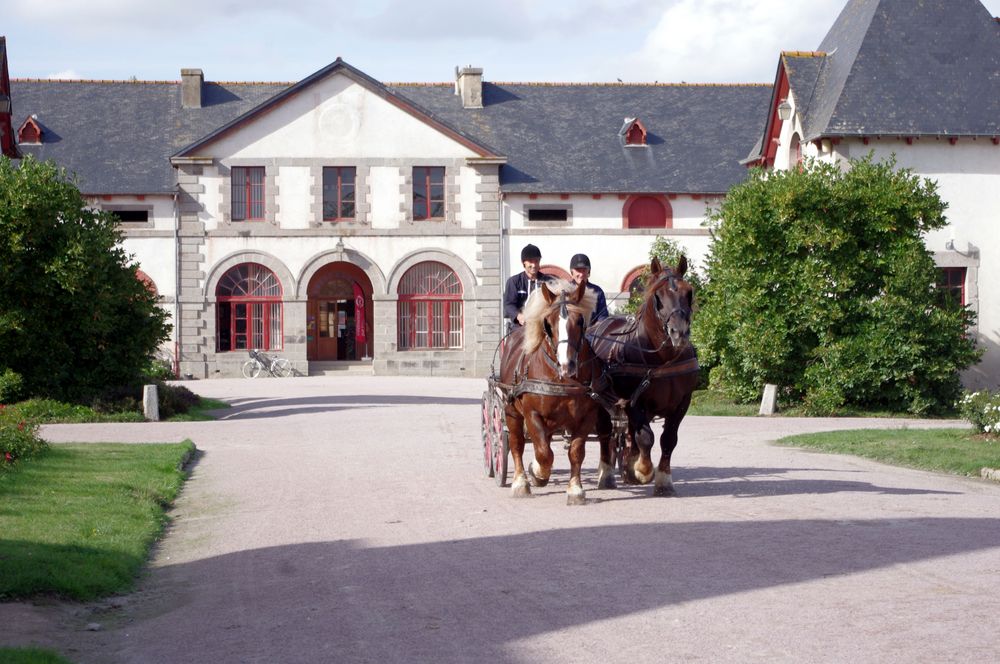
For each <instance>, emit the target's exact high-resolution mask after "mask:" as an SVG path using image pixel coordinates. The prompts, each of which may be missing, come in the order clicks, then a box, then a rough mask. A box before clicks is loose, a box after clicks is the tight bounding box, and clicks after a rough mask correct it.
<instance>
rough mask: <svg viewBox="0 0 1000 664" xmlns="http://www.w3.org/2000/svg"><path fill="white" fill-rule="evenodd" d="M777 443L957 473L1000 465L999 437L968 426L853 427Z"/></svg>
mask: <svg viewBox="0 0 1000 664" xmlns="http://www.w3.org/2000/svg"><path fill="white" fill-rule="evenodd" d="M778 444H779V445H789V446H793V447H805V448H809V449H814V450H820V451H822V452H834V453H837V454H853V455H855V456H860V457H865V458H868V459H875V460H876V461H881V462H883V463H889V464H894V465H897V466H908V467H910V468H920V469H922V470H936V471H942V472H946V473H954V474H957V475H975V476H977V477H978V476H979V471H980V469H982V468H1000V439H997V438H986V437H984V436H982V435H981V434H976V433H974V432H973V431H972V430H971V429H891V430H878V429H856V430H852V431H831V432H827V433H810V434H802V435H798V436H788V437H787V438H782V439H781V440H779V441H778Z"/></svg>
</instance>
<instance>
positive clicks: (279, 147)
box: [174, 60, 497, 158]
mask: <svg viewBox="0 0 1000 664" xmlns="http://www.w3.org/2000/svg"><path fill="white" fill-rule="evenodd" d="M206 156H211V157H215V158H227V157H228V158H282V157H288V158H324V157H325V158H329V157H330V156H336V157H337V158H351V157H366V158H404V157H407V156H413V157H419V158H432V157H440V158H457V157H464V158H483V157H496V156H497V155H494V154H493V153H492V151H491V150H490V149H489V148H487V147H486V146H483V145H480V144H478V143H477V142H476V141H474V140H473V139H471V138H469V137H468V136H466V135H464V134H462V133H461V132H460V131H458V130H456V129H453V128H452V127H450V126H448V125H447V124H445V123H443V122H441V121H440V120H438V119H437V118H434V117H433V116H432V115H431V114H430V113H428V112H426V111H424V110H423V109H421V108H419V107H418V106H416V105H414V104H412V103H410V102H409V101H408V100H406V99H404V98H403V97H401V96H399V95H397V94H394V93H392V92H391V91H389V90H388V89H386V88H385V86H383V85H382V84H381V83H379V82H377V81H374V80H373V79H371V78H369V77H367V76H366V75H364V74H362V73H361V72H358V71H357V70H355V69H353V68H351V67H349V66H348V65H346V64H344V63H342V61H340V60H338V61H337V62H336V63H334V65H331V66H330V67H327V68H326V69H324V70H321V71H320V72H317V74H314V75H313V76H310V77H309V78H307V79H304V80H303V81H301V82H300V83H298V84H296V85H294V86H292V87H290V88H288V89H287V90H285V91H283V92H281V93H279V94H278V95H276V96H275V97H272V98H271V99H269V100H268V101H266V102H264V103H263V104H261V105H260V106H258V107H256V108H255V109H253V110H251V111H249V112H248V113H246V114H244V115H243V116H241V117H239V118H237V119H236V120H234V121H233V122H231V123H229V124H228V125H226V126H224V127H220V128H219V129H218V130H216V131H214V132H212V133H211V134H209V135H208V136H206V137H204V138H203V139H201V140H199V141H197V142H196V143H194V144H192V145H190V146H188V147H187V148H185V149H183V150H181V151H180V152H178V153H177V154H176V155H174V157H175V158H191V157H206Z"/></svg>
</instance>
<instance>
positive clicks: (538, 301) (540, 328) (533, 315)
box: [523, 279, 597, 353]
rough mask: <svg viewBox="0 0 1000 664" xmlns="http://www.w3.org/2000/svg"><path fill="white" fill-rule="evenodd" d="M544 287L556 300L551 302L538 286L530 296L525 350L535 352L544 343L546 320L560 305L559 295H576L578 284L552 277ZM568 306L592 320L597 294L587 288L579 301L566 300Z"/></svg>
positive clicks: (526, 321) (526, 316) (526, 312)
mask: <svg viewBox="0 0 1000 664" xmlns="http://www.w3.org/2000/svg"><path fill="white" fill-rule="evenodd" d="M542 287H543V288H548V289H549V291H550V292H552V293H554V294H555V295H556V298H557V299H556V300H555V301H554V302H552V303H551V304H550V303H549V302H547V301H546V300H545V297H543V296H542V293H541V288H536V289H535V291H534V292H533V293H532V294H531V295H530V296H528V301H527V302H525V304H524V311H523V313H524V352H525V353H533V352H535V351H536V350H537V349H538V347H539V346H541V345H542V340H543V339H545V325H544V321H545V319H546V318H547V317H548V315H549V314H550V313H552V310H553V309H557V308H558V307H559V300H558V297H559V295H560V294H561V293H566V295H567V298H568V297H569V296H572V295H575V294H576V290H577V288H578V286H577V285H576V283H575V282H573V281H569V280H567V279H552V280H550V281H546V282H543V283H542ZM566 306H567V307H568V308H569V310H570V311H572V312H573V313H578V314H581V315H582V316H583V319H584V320H585V321H587V322H588V323H589V322H590V316H591V314H593V313H594V309H595V308H597V294H596V293H595V292H594V291H592V290H590V289H589V288H587V289H585V290H584V292H583V297H582V298H580V301H579V302H576V303H574V302H572V301H568V300H567V302H566Z"/></svg>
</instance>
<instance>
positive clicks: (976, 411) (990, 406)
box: [958, 390, 1000, 435]
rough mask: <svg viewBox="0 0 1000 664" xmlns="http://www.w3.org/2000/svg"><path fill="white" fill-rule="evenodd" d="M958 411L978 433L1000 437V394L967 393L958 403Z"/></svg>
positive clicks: (984, 392) (985, 392) (983, 391)
mask: <svg viewBox="0 0 1000 664" xmlns="http://www.w3.org/2000/svg"><path fill="white" fill-rule="evenodd" d="M958 410H959V412H960V413H961V414H962V417H964V418H965V419H967V420H969V421H970V422H972V426H974V427H975V428H976V430H977V431H980V432H982V433H988V434H991V435H1000V393H993V394H991V393H990V392H987V391H985V390H982V391H979V392H971V393H966V394H965V395H963V396H962V398H961V400H959V402H958Z"/></svg>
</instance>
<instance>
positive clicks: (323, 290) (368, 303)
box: [306, 262, 373, 361]
mask: <svg viewBox="0 0 1000 664" xmlns="http://www.w3.org/2000/svg"><path fill="white" fill-rule="evenodd" d="M307 296H308V298H309V299H308V305H307V313H306V316H307V317H306V357H307V359H309V360H315V361H331V360H344V361H347V360H361V359H370V358H371V349H372V347H373V344H372V338H371V331H372V329H373V325H372V320H373V317H372V284H371V281H369V280H368V275H366V274H365V273H364V271H363V270H362V269H361V268H359V267H358V266H356V265H352V264H351V263H345V262H337V263H330V264H328V265H324V266H323V267H322V268H320V269H319V271H317V272H316V274H315V275H313V277H312V279H310V281H309V288H308V290H307Z"/></svg>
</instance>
